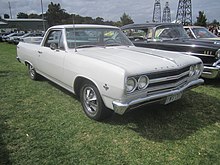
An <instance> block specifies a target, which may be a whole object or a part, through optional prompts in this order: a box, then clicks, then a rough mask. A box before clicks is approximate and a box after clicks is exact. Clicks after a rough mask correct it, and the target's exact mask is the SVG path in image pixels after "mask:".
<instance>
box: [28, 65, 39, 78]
mask: <svg viewBox="0 0 220 165" xmlns="http://www.w3.org/2000/svg"><path fill="white" fill-rule="evenodd" d="M28 74H29V77H30V78H31V80H38V78H39V75H38V73H37V72H36V71H35V69H34V67H33V66H32V65H31V64H28Z"/></svg>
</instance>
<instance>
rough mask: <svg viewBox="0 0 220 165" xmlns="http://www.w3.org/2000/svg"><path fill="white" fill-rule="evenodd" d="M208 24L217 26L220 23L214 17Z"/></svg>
mask: <svg viewBox="0 0 220 165" xmlns="http://www.w3.org/2000/svg"><path fill="white" fill-rule="evenodd" d="M210 25H212V26H219V25H220V23H219V22H218V21H217V20H216V19H214V20H213V21H212V22H211V23H210Z"/></svg>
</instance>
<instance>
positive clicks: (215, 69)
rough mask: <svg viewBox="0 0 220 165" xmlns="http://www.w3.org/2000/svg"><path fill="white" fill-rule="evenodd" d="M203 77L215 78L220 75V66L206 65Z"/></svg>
mask: <svg viewBox="0 0 220 165" xmlns="http://www.w3.org/2000/svg"><path fill="white" fill-rule="evenodd" d="M201 76H202V77H203V78H208V79H214V78H218V77H220V66H219V65H217V66H211V67H208V66H204V70H203V72H202V75H201Z"/></svg>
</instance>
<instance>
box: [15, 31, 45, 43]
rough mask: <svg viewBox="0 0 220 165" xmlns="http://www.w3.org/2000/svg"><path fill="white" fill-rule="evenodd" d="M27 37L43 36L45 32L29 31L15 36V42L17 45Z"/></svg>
mask: <svg viewBox="0 0 220 165" xmlns="http://www.w3.org/2000/svg"><path fill="white" fill-rule="evenodd" d="M26 37H43V33H36V32H28V33H25V34H23V35H22V36H15V37H14V40H13V43H14V44H16V45H17V44H18V43H19V42H20V41H21V40H23V39H24V38H26Z"/></svg>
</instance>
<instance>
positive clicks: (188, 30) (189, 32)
mask: <svg viewBox="0 0 220 165" xmlns="http://www.w3.org/2000/svg"><path fill="white" fill-rule="evenodd" d="M185 31H186V33H187V34H188V36H189V37H190V38H192V39H194V37H193V34H192V33H191V31H190V29H189V28H185Z"/></svg>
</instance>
